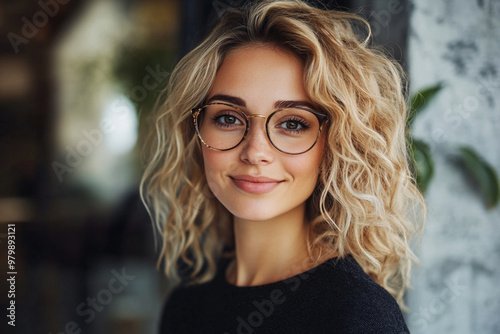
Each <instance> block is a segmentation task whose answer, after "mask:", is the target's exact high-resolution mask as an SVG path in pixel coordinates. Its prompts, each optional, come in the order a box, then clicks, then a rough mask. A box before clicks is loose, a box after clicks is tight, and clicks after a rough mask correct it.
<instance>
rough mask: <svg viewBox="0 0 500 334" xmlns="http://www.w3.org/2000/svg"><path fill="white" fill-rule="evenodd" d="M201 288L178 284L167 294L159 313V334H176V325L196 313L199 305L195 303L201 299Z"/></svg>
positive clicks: (202, 294)
mask: <svg viewBox="0 0 500 334" xmlns="http://www.w3.org/2000/svg"><path fill="white" fill-rule="evenodd" d="M202 287H203V285H202V286H196V285H189V286H188V285H185V284H184V283H180V284H178V285H177V286H176V287H175V288H173V289H172V291H171V292H170V293H169V294H168V296H167V298H166V300H165V302H164V304H163V307H162V310H161V313H160V319H159V320H160V321H159V324H160V331H159V333H162V334H167V333H177V326H178V324H179V323H180V322H181V321H182V320H183V319H185V318H186V317H187V316H188V315H190V314H193V313H196V308H197V306H198V305H199V303H198V302H197V301H199V299H202V298H203V296H204V293H203V292H202V291H201V290H202Z"/></svg>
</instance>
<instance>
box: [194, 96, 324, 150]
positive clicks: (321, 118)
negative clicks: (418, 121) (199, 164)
mask: <svg viewBox="0 0 500 334" xmlns="http://www.w3.org/2000/svg"><path fill="white" fill-rule="evenodd" d="M210 105H225V106H228V107H231V108H234V109H236V110H237V111H239V112H240V113H242V114H243V116H245V118H246V122H245V133H244V134H243V137H242V138H241V140H240V141H239V142H238V143H237V144H236V145H234V146H233V147H230V148H225V149H220V148H215V147H212V146H210V145H208V144H207V143H206V142H205V141H204V140H203V138H202V137H201V134H200V130H199V128H198V124H197V122H196V120H197V118H198V115H199V114H200V112H201V110H202V109H203V108H206V107H207V106H210ZM286 109H301V110H304V111H308V112H310V113H313V114H314V115H315V116H316V117H317V118H318V120H319V131H318V135H317V136H316V140H315V141H314V143H313V144H312V145H311V147H309V148H308V149H307V150H305V151H303V152H299V153H289V152H285V151H283V150H281V149H279V148H278V147H276V145H275V144H274V143H273V141H272V140H271V137H270V136H269V128H268V124H269V120H270V119H271V117H272V116H273V115H274V114H276V113H277V112H280V111H283V110H286ZM191 114H192V115H193V123H194V128H195V130H196V134H197V135H198V138H200V140H201V142H202V143H203V145H205V146H206V147H208V148H210V149H212V150H214V151H229V150H232V149H233V148H235V147H237V146H238V145H239V144H241V142H242V141H243V140H245V138H246V136H247V134H248V129H249V128H250V122H249V120H250V118H253V117H259V118H264V120H265V122H266V123H265V127H266V135H267V139H269V142H270V143H271V144H272V145H273V147H274V148H276V149H277V150H278V151H280V152H282V153H285V154H290V155H298V154H303V153H306V152H307V151H309V150H310V149H312V148H313V147H314V145H316V143H317V142H318V139H319V136H320V135H321V130H322V129H323V125H324V124H325V123H326V122H327V121H328V115H326V114H323V113H320V112H317V111H315V110H312V109H309V108H305V107H293V108H280V109H276V110H274V111H273V112H272V113H271V114H269V115H268V116H266V115H260V114H252V115H247V114H246V113H245V112H244V111H243V110H242V109H241V108H239V107H237V106H235V105H233V104H230V103H225V102H211V103H208V104H206V105H204V106H202V107H198V108H194V109H192V110H191Z"/></svg>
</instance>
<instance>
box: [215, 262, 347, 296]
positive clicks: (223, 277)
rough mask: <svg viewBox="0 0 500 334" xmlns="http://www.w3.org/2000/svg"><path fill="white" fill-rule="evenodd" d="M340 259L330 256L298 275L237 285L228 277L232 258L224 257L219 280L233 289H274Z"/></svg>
mask: <svg viewBox="0 0 500 334" xmlns="http://www.w3.org/2000/svg"><path fill="white" fill-rule="evenodd" d="M340 260H341V258H339V257H332V258H329V259H328V260H326V261H324V262H322V263H320V264H318V265H317V266H315V267H313V268H310V269H308V270H306V271H303V272H301V273H298V274H296V275H293V276H290V277H287V278H285V279H283V280H280V281H276V282H271V283H266V284H261V285H252V286H237V285H234V284H232V283H229V282H228V281H227V279H226V269H227V266H228V265H229V264H230V263H231V259H224V260H223V261H222V265H221V266H220V270H219V272H218V274H217V281H219V283H220V284H222V286H224V287H225V288H227V289H230V290H233V291H256V290H263V289H272V288H274V287H277V286H281V285H283V284H284V283H286V281H289V280H290V281H291V280H293V279H295V278H299V277H300V276H304V275H306V274H307V275H310V274H312V273H313V272H315V271H316V270H318V269H323V268H325V267H327V266H329V265H334V264H335V263H336V262H338V261H340Z"/></svg>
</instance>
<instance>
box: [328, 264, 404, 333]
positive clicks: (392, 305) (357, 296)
mask: <svg viewBox="0 0 500 334" xmlns="http://www.w3.org/2000/svg"><path fill="white" fill-rule="evenodd" d="M322 275H325V276H324V280H323V282H325V283H326V282H328V283H327V285H328V288H327V289H328V293H327V294H326V295H328V296H329V297H330V298H332V299H335V307H334V308H332V309H331V310H330V312H334V313H335V316H334V318H335V319H336V321H340V322H341V323H342V327H344V329H345V332H346V333H394V334H404V333H409V331H408V328H407V327H406V324H405V322H404V318H403V315H402V313H401V310H400V308H399V305H398V304H397V302H396V300H395V299H394V297H392V295H391V294H390V293H389V292H388V291H387V290H385V289H384V288H383V287H381V286H380V285H378V284H377V283H375V281H373V279H372V278H371V277H370V276H369V275H367V274H366V273H365V272H364V271H363V269H362V268H361V266H360V265H359V264H358V263H357V262H356V261H355V260H354V258H353V257H352V256H347V257H345V258H341V259H331V260H329V261H328V265H327V266H325V270H324V271H323V274H322ZM332 302H333V300H332Z"/></svg>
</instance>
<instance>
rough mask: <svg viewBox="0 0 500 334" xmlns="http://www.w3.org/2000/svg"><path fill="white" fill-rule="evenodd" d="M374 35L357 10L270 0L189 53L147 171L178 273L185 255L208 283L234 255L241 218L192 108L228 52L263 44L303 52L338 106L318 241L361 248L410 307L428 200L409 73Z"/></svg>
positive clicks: (368, 266) (151, 199) (230, 17)
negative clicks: (217, 188) (413, 151)
mask: <svg viewBox="0 0 500 334" xmlns="http://www.w3.org/2000/svg"><path fill="white" fill-rule="evenodd" d="M370 34H371V32H370V27H369V25H368V23H367V22H366V21H365V20H364V19H362V18H360V17H358V16H357V15H355V14H351V13H347V12H338V11H328V10H323V9H318V8H314V7H312V6H310V5H308V4H306V3H304V2H302V1H262V2H259V3H256V4H253V5H250V6H248V7H246V8H244V9H241V10H236V9H230V10H228V11H226V12H225V13H224V15H222V17H221V18H220V20H219V22H218V24H216V25H215V27H214V28H213V30H212V31H211V32H210V33H209V34H208V36H207V37H206V38H205V39H204V40H203V41H202V42H201V44H200V45H198V46H197V47H196V48H195V49H194V50H192V51H191V52H190V53H188V54H187V55H186V56H185V57H184V58H182V60H180V62H179V63H178V64H177V66H176V67H175V69H174V70H173V72H172V74H171V77H170V80H169V83H168V86H167V87H166V89H165V91H164V94H165V96H166V98H165V100H164V102H163V103H162V104H161V105H159V107H158V116H157V119H156V136H155V137H154V138H153V145H150V147H151V148H152V155H151V157H150V162H149V164H148V166H147V168H146V170H145V173H144V176H143V179H142V182H141V196H142V199H143V201H144V203H145V204H146V207H147V208H148V210H149V212H150V215H151V217H152V220H153V222H154V223H155V225H156V227H157V229H158V230H159V232H160V233H161V237H162V242H163V244H162V249H161V253H160V257H159V260H158V264H159V265H160V264H161V262H162V261H164V270H165V274H166V275H167V277H169V278H179V274H180V272H179V270H180V269H179V267H178V260H179V259H181V258H182V260H183V261H185V263H186V264H187V265H188V266H189V268H190V269H191V271H190V275H189V282H188V284H197V283H203V282H207V281H209V280H211V279H212V278H213V277H214V275H215V272H216V264H217V261H218V259H219V258H220V257H221V256H233V255H234V252H233V253H231V252H229V253H228V252H225V250H227V249H231V248H232V247H234V231H233V227H232V217H231V215H230V213H229V212H228V211H227V210H226V209H225V208H224V207H223V206H222V205H221V203H220V202H219V201H218V200H217V199H216V198H215V197H214V196H213V194H211V192H210V190H209V187H208V185H207V182H206V179H205V176H204V175H205V174H204V167H203V158H202V155H201V147H200V143H199V140H198V138H197V136H196V133H195V130H194V127H193V124H192V117H191V113H190V111H191V109H192V108H194V107H196V106H199V105H200V104H201V103H202V102H203V101H204V100H205V98H206V96H207V94H208V92H209V90H210V88H211V86H212V83H213V81H214V78H215V75H216V72H217V70H218V68H219V67H220V65H221V63H222V62H223V60H224V57H225V55H227V53H228V52H230V51H231V50H234V49H236V48H238V47H242V46H244V45H248V44H252V43H259V44H266V45H272V46H274V47H279V48H281V49H283V50H285V51H287V52H290V53H292V54H294V55H296V56H298V57H299V58H300V59H301V60H302V62H303V65H304V84H305V89H306V92H307V93H308V95H309V96H310V98H311V100H312V101H314V102H315V103H317V104H318V105H320V106H321V107H322V109H323V111H325V112H327V113H328V114H329V119H330V122H329V123H330V124H328V127H327V129H326V137H325V138H326V141H325V142H326V145H325V150H324V153H323V159H322V162H321V166H320V174H319V177H318V184H317V187H316V189H315V191H314V192H313V194H312V195H311V197H310V198H309V199H308V201H307V212H308V217H309V219H310V222H309V224H310V225H309V228H310V231H312V232H313V236H314V237H313V238H312V239H310V240H309V246H308V247H309V250H310V252H311V250H312V249H320V253H318V257H317V258H318V259H319V258H320V257H321V256H322V255H321V252H326V253H329V252H331V253H335V254H337V255H338V256H339V257H343V256H346V255H347V254H351V255H352V256H353V257H354V258H355V259H356V261H357V262H358V263H359V264H360V265H361V267H362V268H363V269H364V271H365V272H366V273H367V274H369V275H370V276H371V277H372V278H373V279H374V281H375V282H377V283H378V284H380V285H381V286H383V287H384V288H385V289H386V290H387V291H389V292H390V293H391V294H392V295H393V296H394V298H395V299H396V300H397V302H398V303H399V305H400V306H401V307H402V308H403V309H405V306H404V303H403V294H404V292H405V289H406V288H407V287H409V277H410V270H411V266H412V263H414V262H417V258H416V256H415V254H414V253H413V251H412V250H411V248H410V241H411V238H412V236H414V235H415V234H416V233H418V232H419V229H420V228H421V227H422V226H423V219H424V216H425V203H424V200H423V198H422V195H421V194H420V192H419V191H418V189H417V187H416V186H415V181H414V179H413V178H412V175H411V173H410V170H409V165H408V156H407V146H406V145H407V142H406V137H405V123H406V118H407V107H406V106H407V103H406V100H405V97H404V94H403V90H404V88H405V87H404V83H405V80H404V74H403V71H402V69H401V67H400V66H399V65H398V64H397V63H396V62H395V61H394V60H391V59H390V58H389V57H388V56H387V55H386V54H385V53H384V52H383V51H381V50H379V49H377V48H375V47H374V46H373V45H371V44H370V37H371V36H370ZM361 36H364V37H361ZM310 254H311V253H310ZM323 254H324V253H323Z"/></svg>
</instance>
